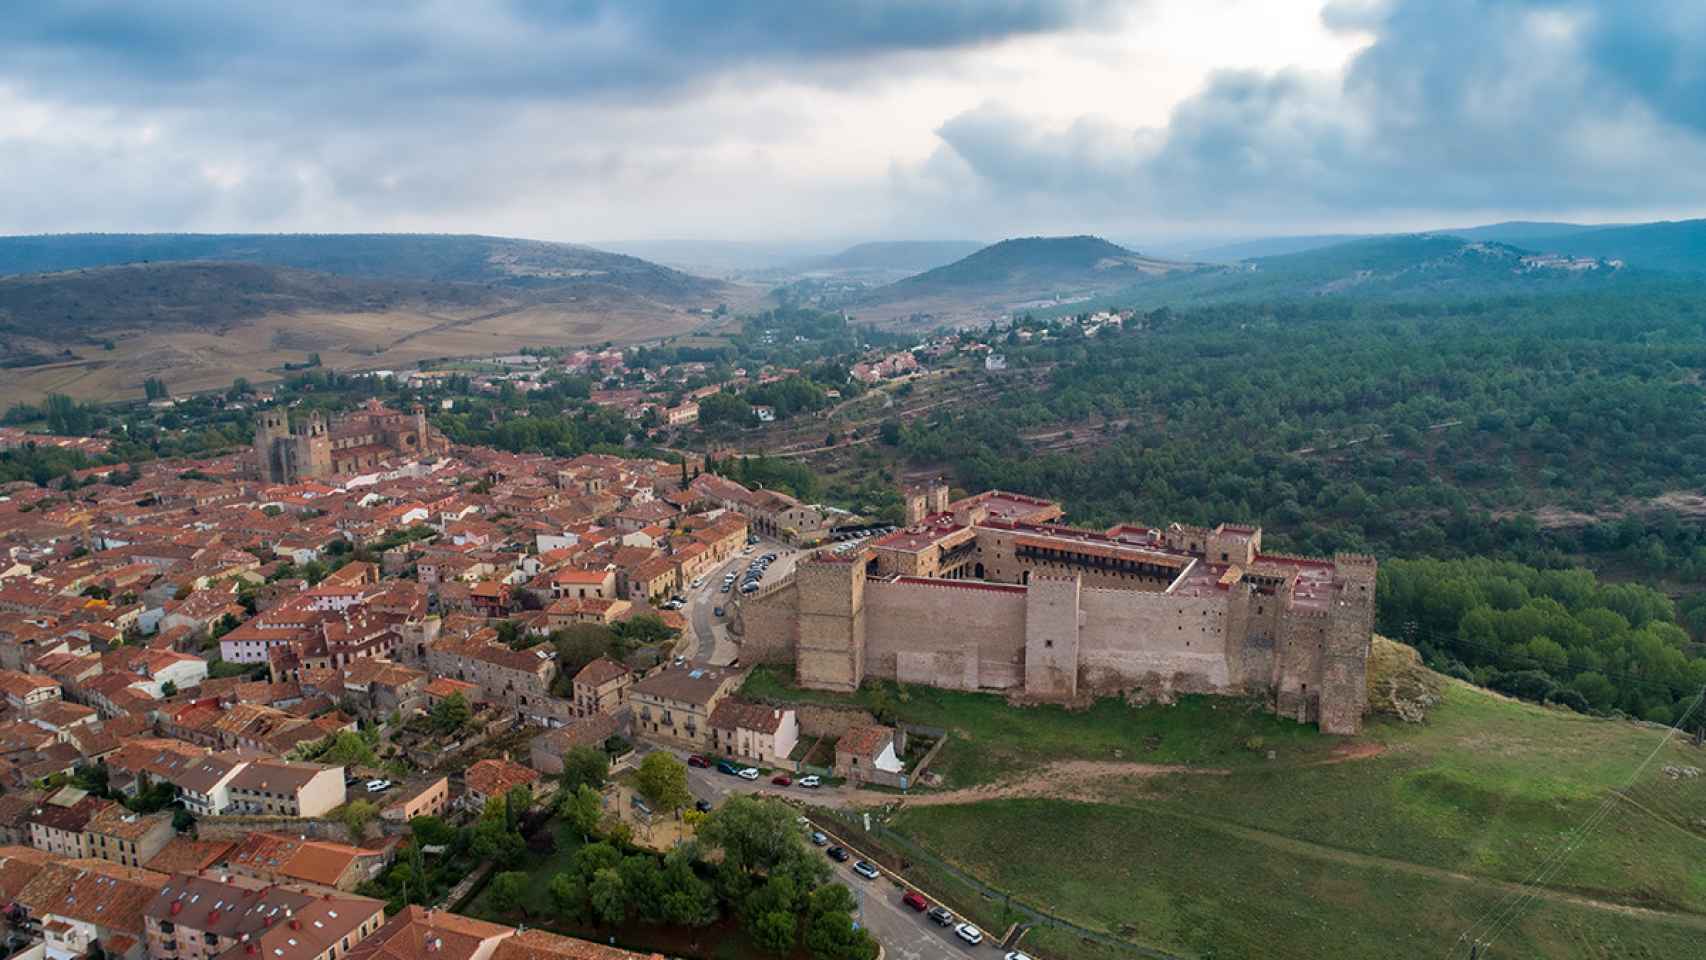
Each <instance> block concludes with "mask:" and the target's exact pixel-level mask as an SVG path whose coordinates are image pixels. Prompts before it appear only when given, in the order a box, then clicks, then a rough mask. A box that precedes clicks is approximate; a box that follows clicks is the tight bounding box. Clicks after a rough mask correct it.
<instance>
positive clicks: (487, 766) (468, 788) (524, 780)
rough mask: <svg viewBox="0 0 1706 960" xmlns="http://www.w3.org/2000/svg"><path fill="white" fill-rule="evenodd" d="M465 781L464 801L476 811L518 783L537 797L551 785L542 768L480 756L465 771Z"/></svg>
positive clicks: (469, 808)
mask: <svg viewBox="0 0 1706 960" xmlns="http://www.w3.org/2000/svg"><path fill="white" fill-rule="evenodd" d="M462 783H463V793H462V805H463V806H464V807H465V808H467V809H468V810H471V811H473V812H474V813H475V814H476V815H478V814H479V812H480V811H481V810H484V809H485V808H486V801H487V800H490V799H491V798H493V797H502V796H506V795H507V794H508V793H509V791H510V790H511V789H513V788H515V787H527V788H528V790H529V791H530V792H532V794H533V796H534V798H535V799H537V798H538V797H540V796H542V795H543V794H544V793H546V792H548V791H549V790H550V788H551V784H549V783H547V782H546V781H545V780H544V778H542V777H541V776H540V775H539V771H537V770H534V769H532V768H531V767H524V766H522V765H521V764H519V763H515V762H514V761H511V760H481V761H480V762H479V763H476V764H474V765H473V766H471V767H469V768H468V770H467V771H466V772H465V773H463V775H462Z"/></svg>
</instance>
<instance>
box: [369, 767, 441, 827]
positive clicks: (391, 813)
mask: <svg viewBox="0 0 1706 960" xmlns="http://www.w3.org/2000/svg"><path fill="white" fill-rule="evenodd" d="M448 809H450V778H449V777H439V778H437V779H429V780H423V781H420V782H418V783H406V784H404V785H402V786H401V787H398V788H397V789H396V791H394V792H393V793H392V794H391V800H390V802H389V803H387V804H386V805H385V806H384V807H383V808H382V809H381V810H380V811H379V817H380V819H382V820H388V821H391V822H392V823H408V822H409V821H410V820H413V819H414V818H416V817H439V816H443V815H444V812H445V811H446V810H448Z"/></svg>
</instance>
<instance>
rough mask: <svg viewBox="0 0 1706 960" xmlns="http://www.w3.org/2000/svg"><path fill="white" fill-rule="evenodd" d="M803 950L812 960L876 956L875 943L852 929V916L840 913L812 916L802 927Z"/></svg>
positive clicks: (863, 959)
mask: <svg viewBox="0 0 1706 960" xmlns="http://www.w3.org/2000/svg"><path fill="white" fill-rule="evenodd" d="M842 889H843V890H845V889H846V888H845V887H843V888H842ZM806 949H808V950H810V951H811V954H812V957H813V960H874V958H875V957H876V955H877V944H876V941H874V940H872V939H871V935H870V934H869V933H867V932H866V931H864V930H856V929H854V928H853V916H852V914H851V913H849V912H847V911H843V910H829V911H825V912H823V913H818V914H814V915H813V916H812V919H811V922H810V923H809V924H808V925H807V927H806Z"/></svg>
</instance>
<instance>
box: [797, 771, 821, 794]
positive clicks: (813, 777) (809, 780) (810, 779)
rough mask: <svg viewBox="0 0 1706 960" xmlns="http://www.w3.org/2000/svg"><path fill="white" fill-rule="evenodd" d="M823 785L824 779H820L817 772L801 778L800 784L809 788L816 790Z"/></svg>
mask: <svg viewBox="0 0 1706 960" xmlns="http://www.w3.org/2000/svg"><path fill="white" fill-rule="evenodd" d="M822 785H823V781H822V780H821V779H819V778H818V775H817V774H815V773H809V774H806V775H805V776H803V777H801V778H800V786H802V787H805V788H806V789H808V790H815V789H817V788H818V787H820V786H822Z"/></svg>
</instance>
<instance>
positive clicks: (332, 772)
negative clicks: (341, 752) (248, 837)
mask: <svg viewBox="0 0 1706 960" xmlns="http://www.w3.org/2000/svg"><path fill="white" fill-rule="evenodd" d="M229 790H230V794H231V804H230V806H229V807H227V808H226V810H225V811H224V812H225V813H227V814H230V815H233V816H250V817H322V816H325V815H326V813H327V812H329V811H330V810H332V809H333V808H334V807H338V806H341V805H342V804H343V802H344V768H343V767H333V766H327V765H325V764H320V763H297V762H293V761H288V760H274V759H262V760H256V761H254V762H253V763H250V764H247V765H246V766H244V767H243V768H242V769H241V770H239V771H238V772H237V775H236V776H235V777H232V778H231V780H230V784H229Z"/></svg>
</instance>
